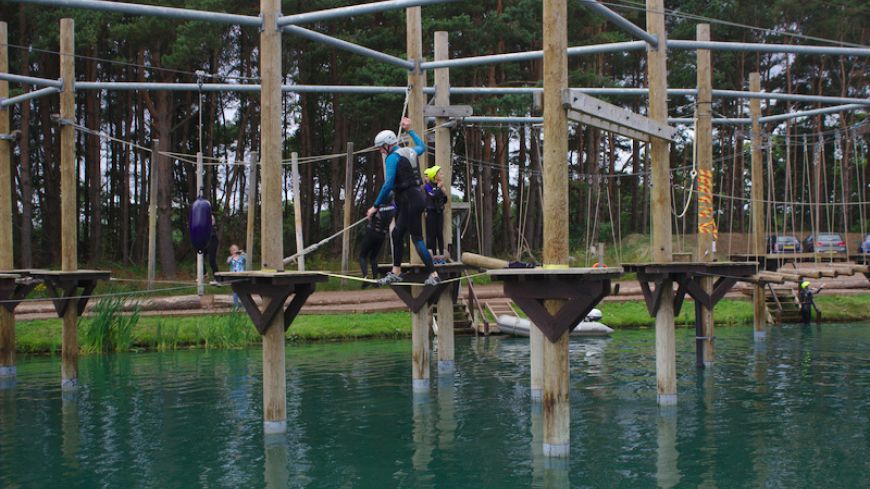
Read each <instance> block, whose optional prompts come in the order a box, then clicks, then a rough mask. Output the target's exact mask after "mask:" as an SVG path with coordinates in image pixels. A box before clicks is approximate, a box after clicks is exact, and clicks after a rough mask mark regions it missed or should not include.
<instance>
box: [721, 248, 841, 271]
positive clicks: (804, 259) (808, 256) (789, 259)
mask: <svg viewBox="0 0 870 489" xmlns="http://www.w3.org/2000/svg"><path fill="white" fill-rule="evenodd" d="M849 257H850V255H847V254H845V253H833V252H820V253H766V254H751V253H750V254H736V255H731V256H730V258H731V260H733V261H737V262H756V263H759V264H760V265H761V268H762V269H764V270H767V271H770V272H775V271H776V270H777V269H778V268H779V267H781V266H782V265H783V264H784V263H812V262H822V263H824V262H836V261H842V262H845V261H848V260H849Z"/></svg>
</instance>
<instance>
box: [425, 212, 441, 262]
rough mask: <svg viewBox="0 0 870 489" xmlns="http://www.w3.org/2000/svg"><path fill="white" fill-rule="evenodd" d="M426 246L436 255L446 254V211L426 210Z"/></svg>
mask: <svg viewBox="0 0 870 489" xmlns="http://www.w3.org/2000/svg"><path fill="white" fill-rule="evenodd" d="M426 246H427V247H428V248H429V249H430V250H432V253H435V254H436V255H443V254H444V213H442V212H438V211H436V210H432V209H429V210H427V211H426Z"/></svg>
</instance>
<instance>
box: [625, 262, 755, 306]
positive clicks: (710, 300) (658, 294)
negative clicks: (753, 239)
mask: <svg viewBox="0 0 870 489" xmlns="http://www.w3.org/2000/svg"><path fill="white" fill-rule="evenodd" d="M704 277H706V275H700V274H695V273H691V272H683V273H680V272H672V273H667V274H645V273H638V275H637V279H638V281H639V282H640V288H641V291H642V292H643V297H644V301H645V302H646V307H647V311H648V312H649V314H650V316H652V317H655V315H656V313H658V310H659V306H661V298H662V293H663V292H664V290H665V288H664V287H666V285H665V284H666V283H668V282H676V283H677V292H676V293H675V294H674V314H675V315H679V314H680V310H681V309H682V306H683V302H684V301H685V299H686V295H687V294H688V295H689V297H691V298H692V299H694V300H695V301H697V302H699V303H701V304H702V305H703V306H704V307H706V308H707V310H710V311H712V310H713V308H714V307H715V306H716V304H718V303H719V301H721V300H722V298H723V297H725V294H727V293H728V291H729V290H731V288H732V287H734V285H736V284H737V282H738V280H739V279H738V278H737V277H731V276H720V277H719V278H718V279H717V280H716V282H715V283H714V285H713V291H712V292H711V293H710V294H708V293H707V292H706V291H705V290H704V287H703V286H702V284H701V279H703V278H704ZM652 285H654V286H655V287H652Z"/></svg>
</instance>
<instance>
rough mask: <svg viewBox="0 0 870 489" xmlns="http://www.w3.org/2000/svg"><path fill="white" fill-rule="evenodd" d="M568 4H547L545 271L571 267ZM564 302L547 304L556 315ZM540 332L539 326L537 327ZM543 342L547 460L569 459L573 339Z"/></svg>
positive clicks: (558, 0)
mask: <svg viewBox="0 0 870 489" xmlns="http://www.w3.org/2000/svg"><path fill="white" fill-rule="evenodd" d="M567 17H568V6H567V0H544V15H543V21H544V36H543V39H544V43H543V47H544V162H543V172H544V178H543V182H544V191H543V195H544V253H543V260H544V267H552V268H566V267H567V266H568V165H566V164H565V161H566V159H567V154H568V114H567V112H566V111H565V109H564V108H563V107H562V90H563V89H566V88H568V55H567V52H566V49H568V31H567V21H568V19H567ZM564 304H565V301H564V300H552V299H551V300H548V301H546V302H545V307H546V308H547V310H548V311H549V312H550V314H552V315H555V314H556V313H557V312H558V311H559V310H560V309H561V308H562V306H563V305H564ZM536 327H537V326H536ZM570 333H571V330H570V328H569V329H567V330H565V331H564V332H563V333H562V335H561V336H560V337H559V338H558V339H557V340H555V341H554V340H551V339H550V338H545V339H543V341H542V344H543V350H542V358H543V366H544V371H543V374H544V385H543V389H544V392H543V393H544V395H543V403H544V404H543V409H544V455H546V456H549V457H567V456H568V449H569V442H570V439H571V436H570V431H571V430H570V416H571V413H570V395H569V394H570V389H569V383H568V366H569V361H568V338H569V335H570Z"/></svg>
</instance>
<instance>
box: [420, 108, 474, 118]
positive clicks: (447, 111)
mask: <svg viewBox="0 0 870 489" xmlns="http://www.w3.org/2000/svg"><path fill="white" fill-rule="evenodd" d="M473 113H474V111H473V110H472V108H471V106H470V105H445V106H440V105H426V106H424V107H423V116H424V117H446V118H448V119H461V118H463V117H471V115H472V114H473Z"/></svg>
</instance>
